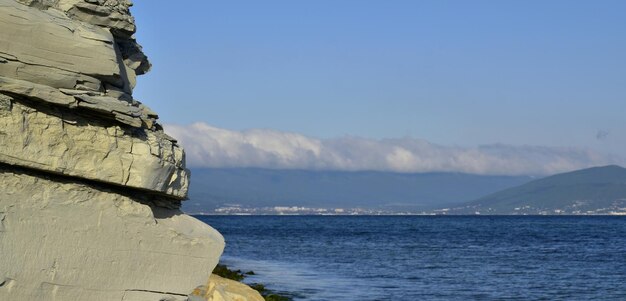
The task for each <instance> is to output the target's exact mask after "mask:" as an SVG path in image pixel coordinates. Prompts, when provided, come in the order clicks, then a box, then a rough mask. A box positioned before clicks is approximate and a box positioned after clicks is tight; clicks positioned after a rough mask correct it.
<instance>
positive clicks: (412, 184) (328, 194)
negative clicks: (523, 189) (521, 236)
mask: <svg viewBox="0 0 626 301" xmlns="http://www.w3.org/2000/svg"><path fill="white" fill-rule="evenodd" d="M191 173H192V177H191V185H190V194H189V198H190V200H189V201H187V202H184V210H185V211H186V212H208V211H212V210H214V209H215V208H218V207H222V206H227V205H231V204H236V205H239V206H244V207H257V208H258V207H273V206H305V207H317V208H319V207H324V208H354V207H361V208H378V209H380V208H382V209H385V210H391V211H394V210H413V211H415V210H430V209H433V208H437V207H441V206H450V205H458V204H461V203H463V202H467V201H471V200H474V199H477V198H479V197H482V196H485V195H487V194H490V193H493V192H496V191H499V190H502V189H506V188H510V187H514V186H517V185H520V184H523V183H526V182H529V181H530V180H532V179H533V178H532V177H529V176H484V175H472V174H463V173H392V172H375V171H362V172H346V171H308V170H273V169H258V168H223V169H217V168H210V169H192V170H191Z"/></svg>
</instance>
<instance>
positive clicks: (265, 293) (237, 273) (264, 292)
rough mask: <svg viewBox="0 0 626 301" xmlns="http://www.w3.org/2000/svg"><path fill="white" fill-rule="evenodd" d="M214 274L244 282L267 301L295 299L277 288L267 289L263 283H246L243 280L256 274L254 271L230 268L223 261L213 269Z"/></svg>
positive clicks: (291, 300) (289, 300)
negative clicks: (276, 289)
mask: <svg viewBox="0 0 626 301" xmlns="http://www.w3.org/2000/svg"><path fill="white" fill-rule="evenodd" d="M213 274H215V275H218V276H220V277H223V278H226V279H230V280H233V281H237V282H240V283H243V284H245V285H247V286H249V287H250V288H252V289H254V290H255V291H257V292H259V293H260V294H261V296H262V297H263V299H265V301H293V296H289V295H288V294H286V293H284V292H278V291H275V290H271V289H267V288H266V287H265V285H264V284H262V283H250V284H248V283H244V282H243V280H244V279H245V278H246V277H248V276H253V275H256V273H255V272H254V271H246V272H243V271H241V270H239V269H238V270H233V269H230V268H229V267H228V266H227V265H225V264H223V263H221V262H220V263H218V264H217V266H216V267H215V269H213Z"/></svg>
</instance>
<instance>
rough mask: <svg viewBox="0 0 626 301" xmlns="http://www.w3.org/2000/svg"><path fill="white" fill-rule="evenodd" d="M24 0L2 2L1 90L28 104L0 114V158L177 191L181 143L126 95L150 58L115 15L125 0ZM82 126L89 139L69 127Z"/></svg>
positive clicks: (181, 192) (181, 191)
mask: <svg viewBox="0 0 626 301" xmlns="http://www.w3.org/2000/svg"><path fill="white" fill-rule="evenodd" d="M23 2H24V1H23ZM26 2H27V4H29V5H32V6H26V5H24V4H20V3H18V2H16V1H14V0H0V24H1V25H2V27H0V93H1V94H3V95H4V96H3V97H2V99H5V100H4V101H5V102H6V101H7V100H6V99H9V98H12V99H13V100H14V101H17V102H20V103H26V102H28V103H29V104H28V107H30V108H31V109H32V110H30V112H28V114H27V116H25V117H24V118H25V120H19V119H20V115H18V114H19V112H18V113H15V114H12V115H15V116H13V117H9V118H5V119H4V120H3V121H2V123H3V124H2V125H3V126H4V128H3V133H4V135H5V136H6V137H9V139H5V140H4V141H2V143H0V154H1V156H0V162H3V163H8V164H12V165H18V166H24V167H32V168H37V169H40V170H42V171H49V172H54V173H61V174H64V175H71V176H76V177H80V178H87V179H92V180H97V181H102V182H106V183H111V184H115V185H122V186H128V187H132V188H138V189H144V190H150V191H154V192H156V193H162V194H165V195H169V196H171V197H173V198H178V199H184V198H185V197H186V196H187V189H188V182H189V181H188V178H189V175H188V171H187V170H186V169H185V166H184V157H183V151H182V149H180V148H179V147H178V145H177V144H176V141H175V140H174V139H172V138H170V137H168V136H167V135H165V134H163V132H162V129H161V127H160V126H159V125H158V124H157V123H156V118H157V115H156V113H154V112H152V111H151V110H150V109H148V108H147V107H145V106H143V105H142V104H141V103H139V102H137V101H136V100H134V99H133V98H132V88H133V87H134V84H135V76H136V74H142V73H144V72H146V71H147V69H148V68H149V65H150V64H149V63H148V62H147V59H146V58H145V55H143V53H142V52H141V48H140V47H139V46H138V45H137V44H136V43H135V42H134V40H133V39H132V32H133V31H134V25H132V26H131V25H130V24H132V22H131V21H132V18H131V17H130V15H124V14H123V12H127V10H128V6H129V3H128V2H127V1H111V0H106V1H95V0H89V1H88V2H85V1H77V0H76V1H69V0H65V1H60V3H57V7H48V6H47V5H50V3H47V2H46V1H43V2H40V1H26ZM49 2H52V1H49ZM42 7H43V8H47V9H45V10H41V9H40V8H42ZM61 8H64V9H65V10H66V11H67V15H66V13H65V12H64V11H63V10H62V9H61ZM89 12H92V13H95V14H96V15H94V16H93V18H89V17H88V13H89ZM71 17H74V18H77V19H78V20H76V19H72V18H71ZM80 20H96V21H97V22H95V23H94V24H90V23H85V22H82V21H80ZM107 25H110V26H111V27H103V26H107ZM20 111H22V112H24V110H20ZM34 111H48V112H49V111H54V112H58V113H59V114H57V115H56V116H54V117H50V118H49V115H48V116H44V115H45V114H38V113H36V112H34ZM77 116H81V117H77ZM53 119H54V120H53ZM90 123H93V124H95V126H89V124H90ZM31 125H32V126H31ZM49 125H53V126H51V127H49ZM72 127H73V128H74V129H71V128H72ZM96 127H101V129H95V128H96ZM81 131H85V132H89V133H91V136H92V138H91V140H84V137H86V136H88V135H90V134H88V133H83V134H82V137H76V136H74V135H73V134H72V133H71V132H73V133H77V132H81ZM41 134H44V136H42V135H41ZM122 135H123V136H124V137H126V139H124V138H121V139H120V138H119V137H121V136H122ZM107 136H108V137H107ZM24 138H28V139H24ZM59 138H62V139H59ZM100 138H104V139H100ZM77 139H83V141H77ZM55 140H56V141H55ZM50 143H53V144H55V145H54V146H53V145H51V144H50ZM89 143H94V144H92V145H90V144H89ZM118 143H119V144H118ZM51 147H52V148H51ZM59 152H60V153H59ZM111 152H112V153H111ZM118 154H120V155H121V156H117V155H118ZM115 160H118V161H121V162H118V163H111V162H112V161H115ZM103 161H105V162H103Z"/></svg>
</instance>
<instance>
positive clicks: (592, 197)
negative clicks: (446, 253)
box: [440, 165, 626, 214]
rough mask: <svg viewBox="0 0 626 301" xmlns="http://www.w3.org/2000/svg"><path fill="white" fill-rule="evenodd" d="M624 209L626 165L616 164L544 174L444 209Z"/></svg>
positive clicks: (526, 211) (571, 211)
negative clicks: (529, 180)
mask: <svg viewBox="0 0 626 301" xmlns="http://www.w3.org/2000/svg"><path fill="white" fill-rule="evenodd" d="M624 211H626V169H625V168H622V167H620V166H617V165H609V166H603V167H593V168H587V169H582V170H577V171H572V172H567V173H561V174H557V175H553V176H549V177H545V178H542V179H538V180H534V181H531V182H529V183H526V184H523V185H520V186H517V187H513V188H509V189H505V190H502V191H499V192H496V193H493V194H490V195H487V196H484V197H481V198H478V199H477V200H474V201H471V202H468V203H465V204H463V205H461V206H458V207H454V208H451V209H450V210H447V209H444V210H443V212H449V213H455V214H474V213H481V214H485V213H487V214H616V213H620V212H624ZM440 212H441V211H440Z"/></svg>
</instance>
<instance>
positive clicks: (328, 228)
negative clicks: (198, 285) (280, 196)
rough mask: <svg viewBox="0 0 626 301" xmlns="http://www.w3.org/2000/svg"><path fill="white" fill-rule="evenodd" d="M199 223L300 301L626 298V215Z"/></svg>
mask: <svg viewBox="0 0 626 301" xmlns="http://www.w3.org/2000/svg"><path fill="white" fill-rule="evenodd" d="M196 217H197V218H199V219H200V220H202V221H204V222H206V223H207V224H209V225H211V226H213V227H214V228H216V229H217V230H219V231H220V232H221V233H222V234H223V235H224V238H225V239H226V249H225V251H224V255H223V257H222V262H223V263H224V264H226V265H228V266H229V267H231V268H235V269H241V270H242V271H244V272H245V271H249V270H251V271H253V272H254V273H255V275H253V276H249V277H248V278H246V279H245V282H247V283H263V284H265V285H266V287H267V288H269V289H272V290H275V291H278V292H282V293H284V294H287V295H289V296H291V297H292V298H293V300H311V301H313V300H319V301H322V300H324V301H331V300H332V301H336V300H348V301H351V300H355V301H356V300H359V301H364V300H407V301H411V300H626V217H618V216H196Z"/></svg>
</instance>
